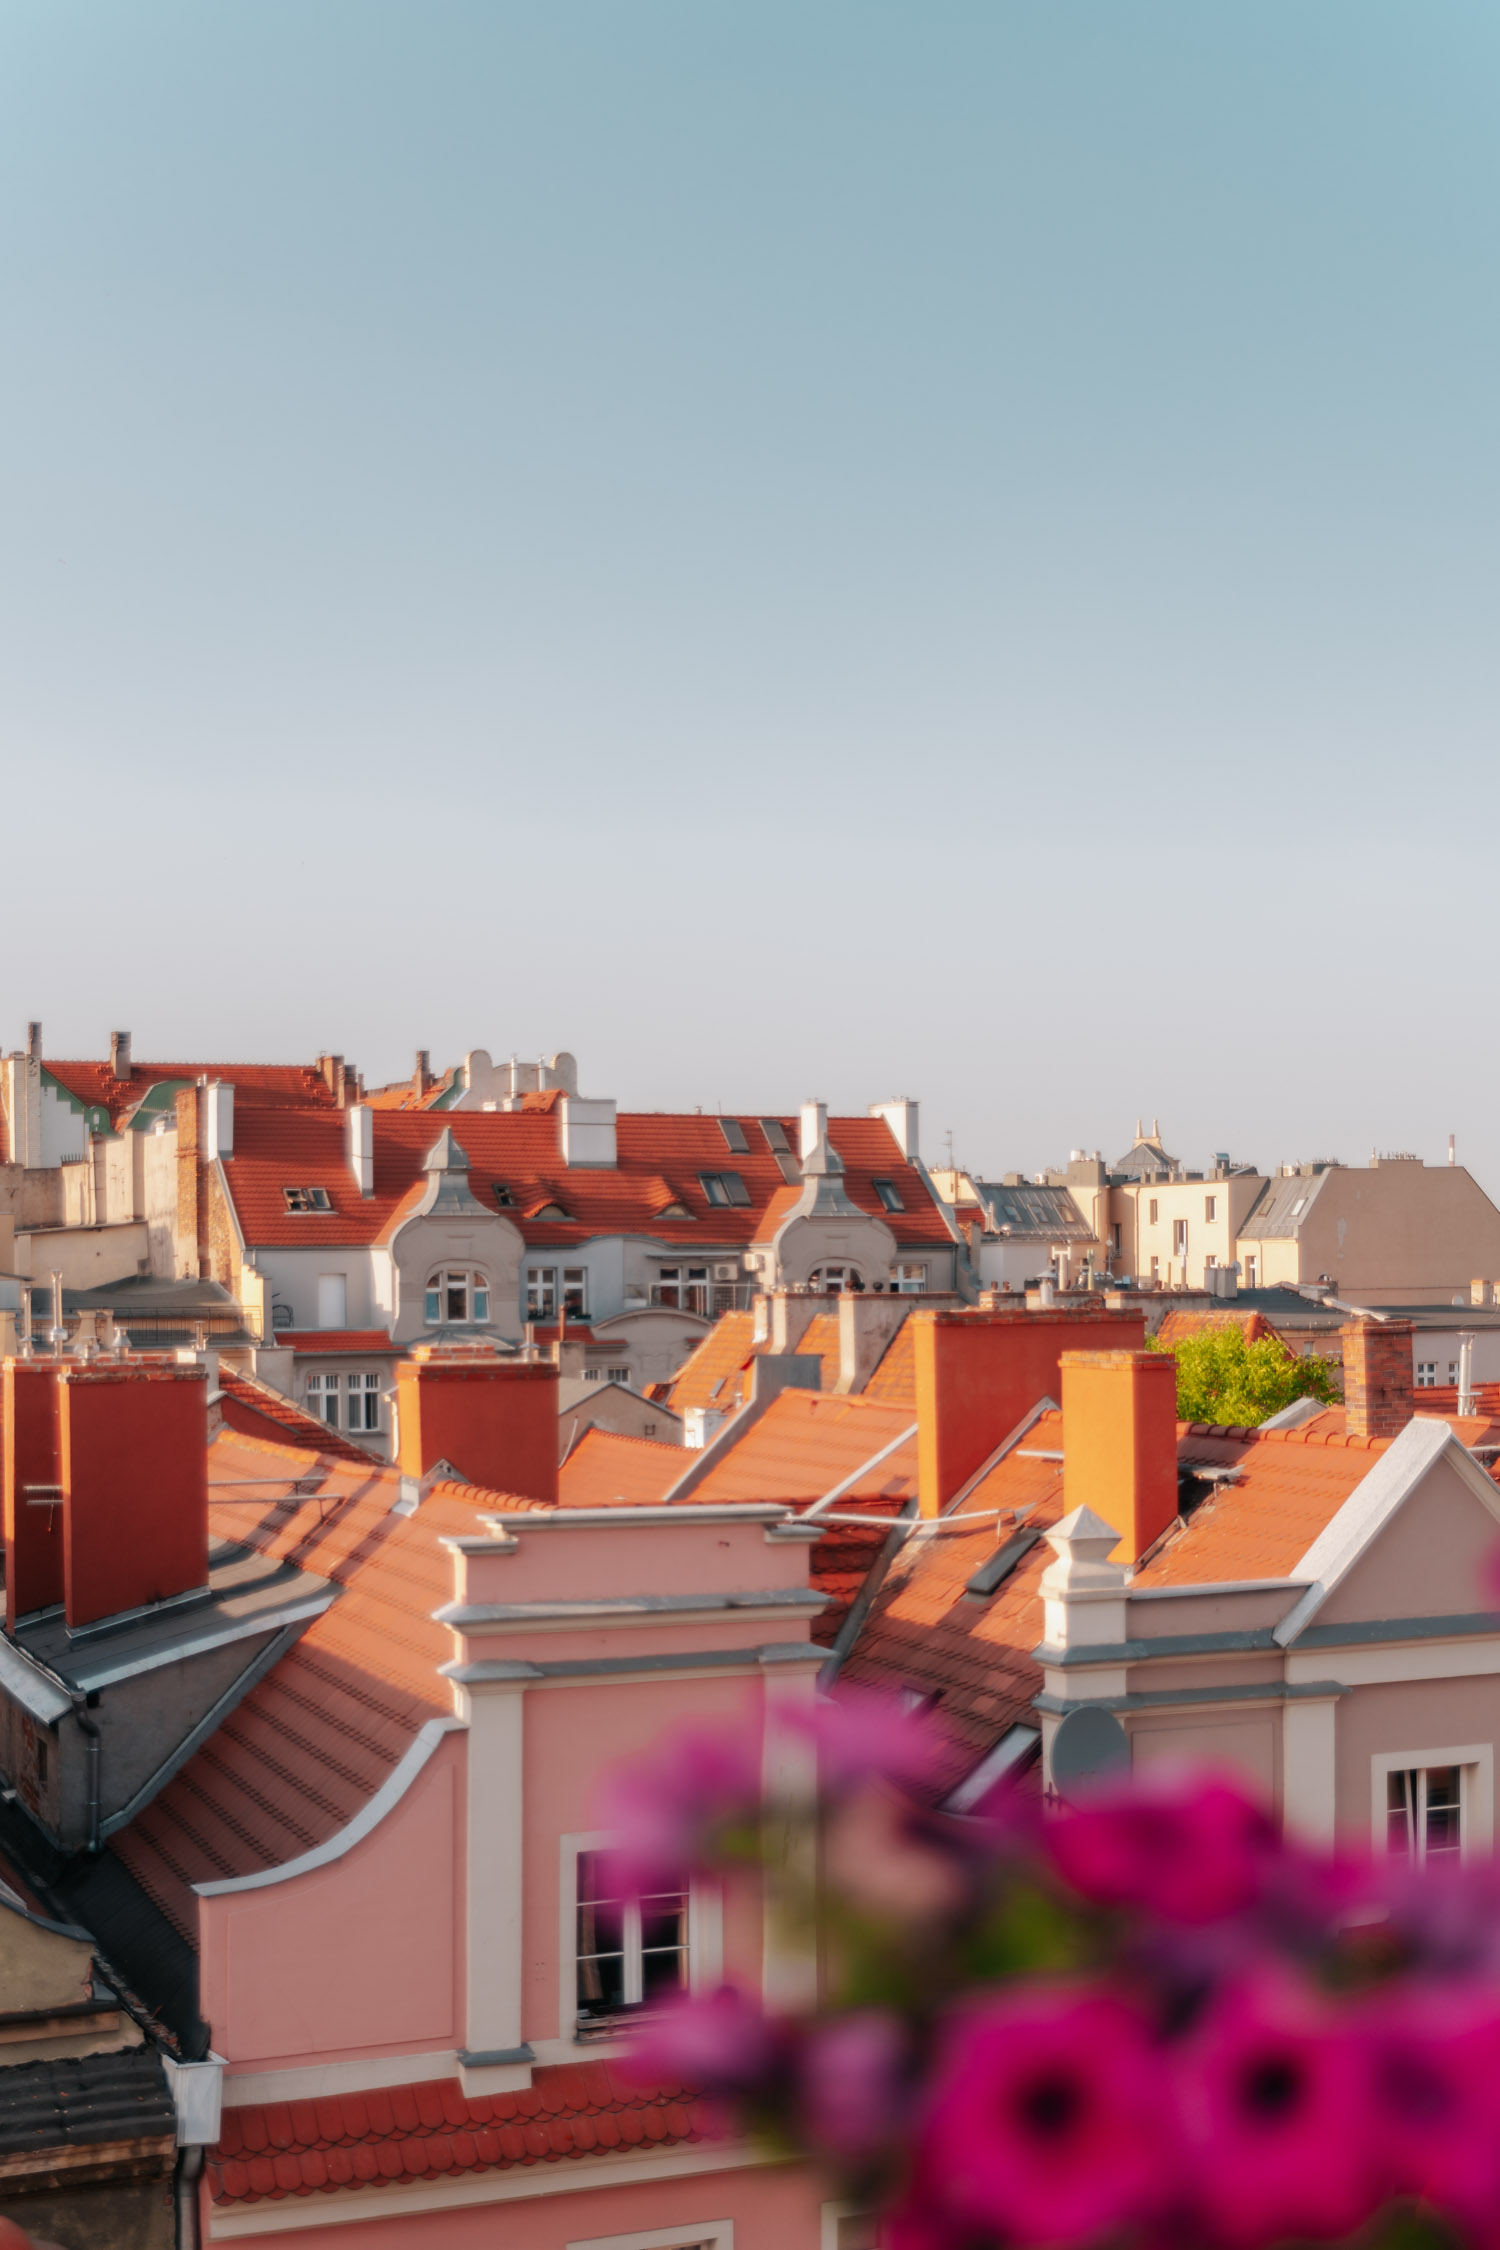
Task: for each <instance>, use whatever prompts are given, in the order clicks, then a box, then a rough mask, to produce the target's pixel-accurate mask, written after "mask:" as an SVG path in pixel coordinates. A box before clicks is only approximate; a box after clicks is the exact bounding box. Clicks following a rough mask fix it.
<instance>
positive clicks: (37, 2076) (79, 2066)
mask: <svg viewBox="0 0 1500 2250" xmlns="http://www.w3.org/2000/svg"><path fill="white" fill-rule="evenodd" d="M168 2139H170V2144H171V2146H172V2147H173V2148H174V2149H175V2146H176V2141H177V2112H176V2110H175V2108H174V2107H173V2103H172V2096H171V2094H170V2092H169V2091H168V2088H167V2074H166V2072H165V2071H164V2070H163V2069H162V2066H161V2057H160V2055H159V2054H158V2053H157V2051H156V2049H155V2048H154V2047H132V2048H127V2049H126V2050H125V2051H124V2052H123V2053H119V2054H113V2055H79V2056H76V2057H71V2058H69V2059H68V2060H67V2061H64V2062H31V2063H13V2064H12V2065H11V2066H10V2068H9V2069H8V2070H5V2069H0V2157H4V2156H34V2157H36V2158H38V2159H40V2158H41V2156H42V2155H43V2153H44V2152H45V2151H50V2150H52V2149H72V2148H88V2147H90V2146H94V2145H96V2144H97V2143H99V2142H100V2141H148V2140H157V2141H164V2140H168Z"/></svg>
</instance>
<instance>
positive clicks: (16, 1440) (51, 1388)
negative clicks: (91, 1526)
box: [5, 1359, 63, 1632]
mask: <svg viewBox="0 0 1500 2250" xmlns="http://www.w3.org/2000/svg"><path fill="white" fill-rule="evenodd" d="M56 1378H57V1362H56V1360H46V1359H8V1360H7V1361H6V1362H5V1623H6V1626H7V1629H8V1630H10V1631H12V1632H14V1630H15V1624H16V1619H17V1618H18V1617H28V1616H30V1614H31V1612H32V1611H33V1610H37V1609H50V1608H51V1606H52V1604H53V1603H54V1602H60V1601H61V1600H62V1598H63V1531H62V1505H61V1501H62V1490H61V1472H60V1471H59V1468H58V1460H57V1380H56ZM49 1494H50V1495H51V1498H50V1499H49V1498H48V1495H49Z"/></svg>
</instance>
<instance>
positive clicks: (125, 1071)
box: [35, 1024, 130, 1078]
mask: <svg viewBox="0 0 1500 2250" xmlns="http://www.w3.org/2000/svg"><path fill="white" fill-rule="evenodd" d="M35 1029H36V1035H37V1053H38V1054H40V1053H41V1038H42V1027H41V1025H40V1024H37V1025H36V1027H35ZM109 1074H110V1076H111V1078H128V1077H129V1076H130V1033H129V1032H128V1031H112V1032H111V1033H110V1035H109Z"/></svg>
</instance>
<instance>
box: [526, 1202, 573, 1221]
mask: <svg viewBox="0 0 1500 2250" xmlns="http://www.w3.org/2000/svg"><path fill="white" fill-rule="evenodd" d="M530 1215H531V1217H532V1218H533V1219H571V1218H572V1216H573V1214H572V1212H571V1211H565V1210H564V1209H563V1207H562V1205H561V1204H560V1203H544V1204H543V1205H542V1206H541V1209H540V1210H538V1211H533V1212H532V1213H531V1214H530Z"/></svg>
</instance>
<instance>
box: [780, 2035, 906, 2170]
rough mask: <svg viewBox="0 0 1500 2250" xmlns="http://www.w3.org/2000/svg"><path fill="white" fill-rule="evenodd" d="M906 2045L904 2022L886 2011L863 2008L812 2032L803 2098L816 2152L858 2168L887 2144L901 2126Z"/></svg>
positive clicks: (804, 2061) (803, 2072)
mask: <svg viewBox="0 0 1500 2250" xmlns="http://www.w3.org/2000/svg"><path fill="white" fill-rule="evenodd" d="M905 2045H906V2042H905V2040H904V2038H903V2036H902V2030H901V2023H900V2019H899V2018H898V2017H896V2016H894V2015H893V2014H891V2013H890V2011H889V2010H888V2009H885V2008H860V2009H857V2010H856V2011H855V2012H854V2013H852V2014H850V2015H845V2016H833V2017H829V2018H826V2019H825V2020H824V2021H822V2022H820V2023H815V2024H814V2025H813V2026H812V2028H811V2030H810V2031H809V2033H808V2035H807V2040H806V2043H805V2045H804V2047H803V2050H802V2056H801V2084H800V2094H801V2101H802V2114H803V2117H804V2120H805V2122H806V2125H807V2129H808V2132H809V2134H810V2135H811V2137H812V2139H813V2142H814V2143H815V2145H816V2146H817V2147H819V2148H822V2149H826V2150H827V2151H828V2153H829V2154H830V2155H831V2156H835V2157H838V2158H841V2159H843V2160H844V2161H846V2162H858V2161H859V2160H860V2159H861V2158H864V2157H868V2156H870V2155H872V2154H873V2153H874V2152H875V2151H876V2150H878V2149H879V2148H880V2147H881V2146H882V2145H883V2144H885V2143H886V2142H887V2141H888V2140H889V2137H890V2135H891V2134H892V2133H893V2132H895V2131H896V2130H897V2129H898V2127H899V2124H900V2122H901V2118H900V2112H901V2106H902V2072H901V2066H902V2062H903V2060H904V2057H905Z"/></svg>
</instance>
